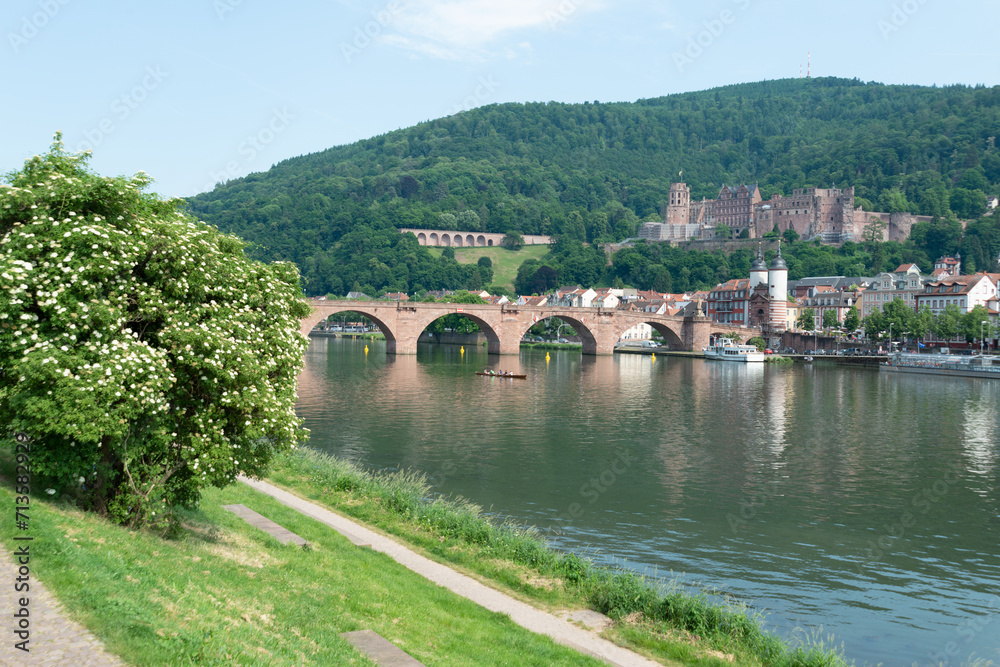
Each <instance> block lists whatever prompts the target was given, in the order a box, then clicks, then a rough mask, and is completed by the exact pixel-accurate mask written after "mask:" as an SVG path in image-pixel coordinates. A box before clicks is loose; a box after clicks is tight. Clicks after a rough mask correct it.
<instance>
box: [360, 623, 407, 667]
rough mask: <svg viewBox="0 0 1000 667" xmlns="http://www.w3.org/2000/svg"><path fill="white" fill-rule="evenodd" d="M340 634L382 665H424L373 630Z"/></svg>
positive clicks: (398, 666)
mask: <svg viewBox="0 0 1000 667" xmlns="http://www.w3.org/2000/svg"><path fill="white" fill-rule="evenodd" d="M340 636H341V637H343V638H344V639H345V640H347V643H349V644H350V645H351V646H353V647H354V648H356V649H358V650H359V651H360V652H362V653H364V654H365V655H367V656H368V657H369V658H371V659H372V660H374V661H375V662H377V663H378V664H379V665H382V666H383V667H424V663H422V662H419V661H417V660H415V659H413V658H412V657H410V656H409V655H407V654H406V653H405V652H403V651H402V650H401V649H400V648H399V647H397V646H396V645H395V644H393V643H392V642H390V641H389V640H388V639H386V638H385V637H383V636H382V635H380V634H378V633H377V632H375V631H373V630H358V631H357V632H344V633H341V635H340Z"/></svg>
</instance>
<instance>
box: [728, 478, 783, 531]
mask: <svg viewBox="0 0 1000 667" xmlns="http://www.w3.org/2000/svg"><path fill="white" fill-rule="evenodd" d="M777 488H778V481H777V480H772V481H770V482H764V483H761V484H760V485H759V486H758V487H757V491H756V493H751V494H749V495H747V496H746V497H745V498H744V499H743V500H742V501H740V512H739V515H738V516H737V515H736V514H733V513H732V512H730V513H728V514H726V522H727V523H728V524H729V529H730V530H732V531H733V535H739V533H740V529H742V528H746V527H747V526H748V525H749V524H750V521H752V520H753V519H755V518H756V517H757V513H758V512H759V511H760V510H761V509H763V508H764V507H765V506H766V505H768V504H769V503H770V502H771V501H772V500H773V499H774V498H775V496H777V495H778V492H777Z"/></svg>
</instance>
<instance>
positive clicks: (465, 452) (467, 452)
mask: <svg viewBox="0 0 1000 667" xmlns="http://www.w3.org/2000/svg"><path fill="white" fill-rule="evenodd" d="M473 449H474V447H472V446H471V445H467V444H464V443H460V442H456V443H455V444H454V445H452V447H451V451H452V453H453V454H454V455H455V457H456V458H457V459H458V460H459V462H461V463H468V462H469V461H470V460H471V459H472V452H473ZM457 472H458V466H457V465H456V464H455V460H454V459H449V460H448V461H445V462H444V464H443V465H442V466H441V470H439V471H438V472H437V473H435V474H433V475H431V476H430V477H428V478H427V483H428V484H430V485H431V486H432V487H439V486H443V485H444V483H445V482H446V481H447V480H448V478H449V477H451V476H453V475H454V474H455V473H457Z"/></svg>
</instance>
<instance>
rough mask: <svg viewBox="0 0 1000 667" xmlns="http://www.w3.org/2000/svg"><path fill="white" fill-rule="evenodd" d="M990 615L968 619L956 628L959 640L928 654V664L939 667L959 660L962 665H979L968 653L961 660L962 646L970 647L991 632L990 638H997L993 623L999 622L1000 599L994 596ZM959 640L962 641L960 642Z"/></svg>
mask: <svg viewBox="0 0 1000 667" xmlns="http://www.w3.org/2000/svg"><path fill="white" fill-rule="evenodd" d="M989 609H990V614H989V615H987V616H979V617H976V618H967V619H965V620H964V621H962V622H961V623H959V624H958V626H956V627H955V634H956V635H958V639H957V640H953V641H949V642H948V643H946V644H945V645H944V646H943V647H941V650H940V651H932V652H930V653H928V654H927V658H928V660H929V662H928V664H929V665H933V666H934V667H937V666H938V665H947V664H950V663H951V661H952V660H959V661H960V662H961V664H963V665H965V664H979V663H975V662H973V656H971V655H968V654H967V652H965V653H966V658H968V659H964V658H961V659H960V658H959V656H960V655H962V653H963V651H962V646H963V645H966V646H967V645H968V644H969V642H971V641H972V640H973V639H975V638H976V637H978V636H979V635H980V634H981V633H982V632H985V631H989V632H990V636H992V637H996V636H997V634H998V632H997V628H996V627H995V626H994V625H993V622H994V621H995V620H997V615H998V613H1000V597H997V596H995V595H994V596H993V599H992V600H990V604H989ZM958 640H961V642H959V641H958ZM982 664H993V663H982Z"/></svg>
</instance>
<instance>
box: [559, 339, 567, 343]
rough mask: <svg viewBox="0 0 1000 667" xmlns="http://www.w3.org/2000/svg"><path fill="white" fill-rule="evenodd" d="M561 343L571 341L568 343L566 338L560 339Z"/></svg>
mask: <svg viewBox="0 0 1000 667" xmlns="http://www.w3.org/2000/svg"><path fill="white" fill-rule="evenodd" d="M559 342H560V343H568V342H569V341H568V340H566V339H565V338H560V339H559Z"/></svg>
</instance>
